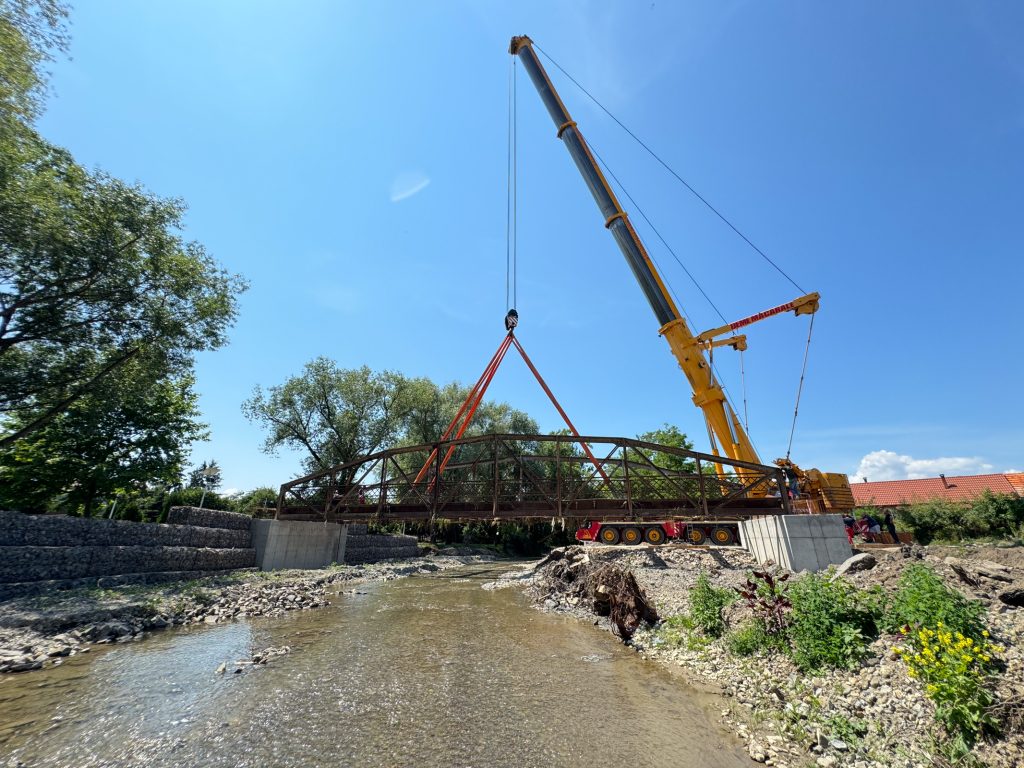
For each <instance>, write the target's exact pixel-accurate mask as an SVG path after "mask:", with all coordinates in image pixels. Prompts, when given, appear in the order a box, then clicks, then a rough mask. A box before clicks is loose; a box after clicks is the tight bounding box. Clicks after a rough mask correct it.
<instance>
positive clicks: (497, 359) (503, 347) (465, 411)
mask: <svg viewBox="0 0 1024 768" xmlns="http://www.w3.org/2000/svg"><path fill="white" fill-rule="evenodd" d="M513 344H514V345H515V347H516V349H517V350H518V351H519V354H520V355H522V358H523V361H524V362H525V363H526V366H527V367H528V368H529V369H530V372H531V373H533V375H534V377H535V378H536V379H537V383H538V384H540V386H541V389H543V390H544V393H545V394H546V395H547V396H548V399H549V400H551V403H552V405H554V406H555V409H556V410H557V411H558V414H559V415H560V416H561V417H562V420H563V421H565V425H566V426H567V427H569V431H570V432H572V434H573V435H575V436H576V437H579V436H580V433H579V432H577V431H576V427H575V426H574V425H573V423H572V421H570V420H569V416H568V414H566V412H565V410H564V409H563V408H562V406H561V404H560V403H559V402H558V400H557V399H556V398H555V395H554V393H553V392H552V391H551V389H550V388H549V387H548V385H547V383H546V382H545V381H544V377H543V376H541V375H540V371H538V370H537V367H536V366H535V365H534V364H533V361H532V360H530V357H529V355H527V354H526V350H525V349H523V345H522V344H520V343H519V340H518V339H517V338H516V337H515V336H513V335H512V332H511V331H509V333H508V335H507V336H505V338H504V339H503V340H502V342H501V344H500V345H499V346H498V350H497V351H496V352H495V353H494V355H493V356H492V357H491V359H490V361H489V362H488V363H487V366H486V367H485V368H484V372H483V373H482V374H480V378H479V379H477V382H476V384H474V385H473V388H472V389H471V390H470V391H469V394H468V395H467V396H466V399H465V401H464V402H463V403H462V406H461V407H460V408H459V412H458V413H456V414H455V418H454V419H452V421H451V423H450V424H449V425H448V428H447V429H446V430H445V431H444V434H443V435H442V436H441V440H440V441H439V442H444V441H446V440H448V438H449V437H450V436H451V434H452V430H455V436H454V437H453V438H452V439H453V440H458V439H459V438H461V437H462V435H463V434H465V432H466V429H467V428H468V427H469V424H470V422H471V421H473V416H474V415H475V414H476V409H477V408H478V407H479V406H480V403H481V402H482V401H483V398H484V394H485V393H486V392H487V388H488V387H489V386H490V385H491V381H492V380H493V379H494V374H495V373H497V372H498V367H499V366H500V365H501V362H502V360H504V359H505V353H506V352H508V348H509V347H510V346H511V345H513ZM460 422H461V423H460ZM456 425H458V429H456ZM580 445H581V446H582V448H583V451H584V452H585V453H586V454H587V458H589V459H590V462H591V463H592V464H593V465H594V469H596V470H597V472H598V473H599V474H600V475H601V477H603V478H604V481H605V482H606V483H610V482H611V480H610V479H609V477H608V475H607V474H606V473H605V471H604V469H603V468H602V467H601V463H600V462H599V461H598V460H597V458H596V457H595V456H594V453H593V452H592V451H591V450H590V446H589V445H587V444H586V443H584V442H582V441H581V442H580ZM454 452H455V446H454V445H450V446H448V450H447V451H446V452H445V455H444V458H443V459H442V460H441V464H440V466H439V467H438V472H437V474H438V476H440V474H441V473H442V472H444V469H445V467H447V466H448V462H449V461H450V460H451V457H452V454H453V453H454ZM436 458H437V448H434V450H432V451H431V452H430V456H428V457H427V460H426V461H425V462H424V463H423V468H422V469H420V471H419V473H417V475H416V479H415V480H414V481H413V483H414V484H415V483H419V482H420V481H421V480H422V479H423V478H424V477H425V476H426V474H427V472H428V471H429V469H430V464H431V462H433V461H434V459H436ZM436 479H437V478H436V477H435V478H434V479H433V480H432V481H431V484H430V487H431V488H433V485H434V482H435V481H436Z"/></svg>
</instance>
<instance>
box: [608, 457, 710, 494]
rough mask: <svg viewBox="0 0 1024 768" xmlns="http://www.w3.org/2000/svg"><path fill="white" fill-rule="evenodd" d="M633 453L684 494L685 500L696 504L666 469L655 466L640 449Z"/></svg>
mask: <svg viewBox="0 0 1024 768" xmlns="http://www.w3.org/2000/svg"><path fill="white" fill-rule="evenodd" d="M623 450H625V449H623ZM633 453H635V454H636V455H637V456H639V457H640V458H641V459H643V460H644V462H646V463H647V464H649V465H650V467H651V469H653V470H654V471H655V472H657V473H658V474H659V475H661V477H662V479H664V480H665V481H666V482H667V483H668V484H669V485H670V486H672V487H673V488H675V489H676V490H677V491H678V492H679V493H681V494H683V498H684V499H686V500H687V501H689V502H690V503H694V501H693V498H692V497H691V496H690V494H689V493H688V492H687V491H686V489H685V488H684V487H683V486H682V485H680V484H679V483H678V482H677V478H673V477H669V475H668V473H667V472H665V470H664V469H662V468H661V467H659V466H658V465H657V464H655V463H654V462H653V461H651V460H650V459H649V458H648V457H647V456H646V455H645V454H644V452H643V451H642V450H639V449H637V448H633ZM641 466H642V465H641Z"/></svg>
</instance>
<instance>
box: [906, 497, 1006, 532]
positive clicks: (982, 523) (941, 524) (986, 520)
mask: <svg viewBox="0 0 1024 768" xmlns="http://www.w3.org/2000/svg"><path fill="white" fill-rule="evenodd" d="M897 515H898V517H899V519H900V520H901V522H902V523H904V524H905V525H906V527H907V528H909V529H910V530H911V531H912V532H913V533H914V538H915V539H916V540H917V541H919V542H921V543H922V544H928V543H929V542H931V541H934V540H935V539H941V540H945V541H961V540H963V539H972V538H1012V537H1014V536H1016V535H1017V532H1018V530H1019V529H1020V527H1021V526H1022V525H1024V499H1020V498H1017V497H1016V496H1011V495H1010V494H994V493H991V492H989V491H985V493H983V494H982V495H981V496H980V497H978V498H977V499H975V500H974V501H972V502H952V501H945V500H942V499H936V500H934V501H927V502H922V503H920V504H912V505H910V506H908V507H901V508H900V510H899V511H898V513H897Z"/></svg>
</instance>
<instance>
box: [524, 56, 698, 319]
mask: <svg viewBox="0 0 1024 768" xmlns="http://www.w3.org/2000/svg"><path fill="white" fill-rule="evenodd" d="M524 42H525V41H524ZM512 52H513V53H514V54H516V55H518V56H519V59H520V60H521V61H522V62H523V66H524V67H525V68H526V72H527V74H528V75H529V76H530V80H532V81H533V84H534V86H535V87H536V88H537V92H538V93H539V94H540V97H541V101H543V102H544V106H545V107H546V108H547V110H548V114H550V115H551V119H552V120H553V121H554V123H555V125H556V127H557V128H558V135H559V138H561V139H562V142H563V143H564V144H565V147H566V149H567V150H569V155H570V156H571V157H572V160H573V162H574V163H575V164H576V168H577V169H578V170H579V172H580V175H581V176H583V180H584V182H586V185H587V188H588V189H589V190H590V194H591V195H593V196H594V201H595V202H596V203H597V207H598V208H599V209H600V210H601V214H602V215H603V216H604V220H605V222H606V226H607V227H608V229H609V230H610V231H611V233H612V235H613V236H614V237H615V242H616V243H618V244H619V249H620V250H621V251H622V254H623V255H624V256H625V257H626V262H627V263H628V264H629V268H630V270H632V272H633V276H634V277H635V278H636V280H637V282H638V283H639V284H640V288H641V290H643V292H644V296H646V297H647V301H648V302H649V303H650V305H651V309H652V310H654V314H655V316H656V317H657V318H658V322H659V323H660V324H661V325H662V326H665V325H667V324H668V323H670V322H672V321H673V320H676V319H678V318H679V314H678V312H677V311H676V310H675V308H674V307H673V306H672V304H671V303H670V302H669V299H668V297H667V296H666V295H665V291H664V290H663V289H662V286H661V285H660V281H659V280H658V279H657V278H656V277H655V275H654V273H653V272H652V271H651V268H650V266H649V265H648V259H647V256H646V254H644V253H643V251H642V250H641V249H640V246H639V245H638V239H637V237H636V236H635V234H634V233H632V232H631V228H632V225H631V224H630V223H629V222H628V220H627V218H626V215H625V212H624V211H623V210H622V207H621V206H620V205H619V203H618V201H617V200H616V199H615V195H614V194H613V193H612V191H611V189H609V187H608V183H607V182H606V181H605V179H604V178H603V176H602V175H601V173H600V172H599V171H598V167H597V162H596V161H595V160H594V157H593V155H592V154H591V153H590V150H589V149H588V147H587V144H586V141H585V140H584V138H583V135H582V134H581V133H580V132H579V130H578V129H577V128H576V124H575V122H574V121H573V119H572V117H571V116H570V115H569V111H568V110H567V109H566V108H565V105H564V104H562V100H561V99H560V98H559V97H558V94H557V93H555V91H554V89H553V88H552V87H551V82H550V80H548V77H547V75H546V74H545V72H544V70H543V68H542V67H541V65H540V62H539V61H538V60H537V54H536V53H534V51H533V48H532V47H531V46H530V45H529V44H520V45H518V46H515V43H514V47H513V51H512Z"/></svg>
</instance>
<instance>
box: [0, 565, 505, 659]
mask: <svg viewBox="0 0 1024 768" xmlns="http://www.w3.org/2000/svg"><path fill="white" fill-rule="evenodd" d="M489 559H493V557H491V556H489V555H481V554H478V553H473V554H467V553H457V552H454V551H453V552H451V553H446V552H444V551H442V552H441V553H438V554H437V555H434V556H430V557H418V558H412V559H407V560H400V561H397V560H396V561H389V562H382V563H374V564H367V565H341V566H334V567H331V568H327V569H322V570H315V571H299V570H289V571H272V572H260V571H236V572H233V573H228V574H224V575H218V576H212V577H210V578H204V579H198V580H195V581H186V582H171V583H167V584H159V585H149V586H121V587H114V588H111V589H99V588H97V589H76V590H67V591H60V592H51V593H49V594H42V595H32V596H26V597H18V598H12V599H9V600H5V601H3V602H0V673H2V672H27V671H31V670H35V669H41V668H43V667H45V666H48V665H57V664H61V663H62V660H63V658H64V657H66V656H73V655H75V654H76V653H86V652H88V650H89V646H90V645H99V644H105V643H121V642H130V641H133V640H140V639H141V638H143V637H144V636H145V634H146V633H147V632H152V631H156V630H160V629H165V628H167V627H172V626H177V625H185V624H197V623H200V622H203V623H206V624H219V623H221V622H226V621H235V620H237V619H244V618H246V617H248V616H280V615H282V614H284V613H285V612H287V611H294V610H308V609H313V608H321V607H323V606H325V605H328V604H329V599H330V594H331V593H332V592H334V591H337V589H338V586H339V585H343V584H355V583H359V582H364V581H376V580H388V579H396V578H400V577H402V576H409V575H412V574H415V573H431V572H434V571H440V570H445V569H448V568H455V567H458V566H461V565H466V564H469V563H474V562H482V561H485V560H489Z"/></svg>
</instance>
